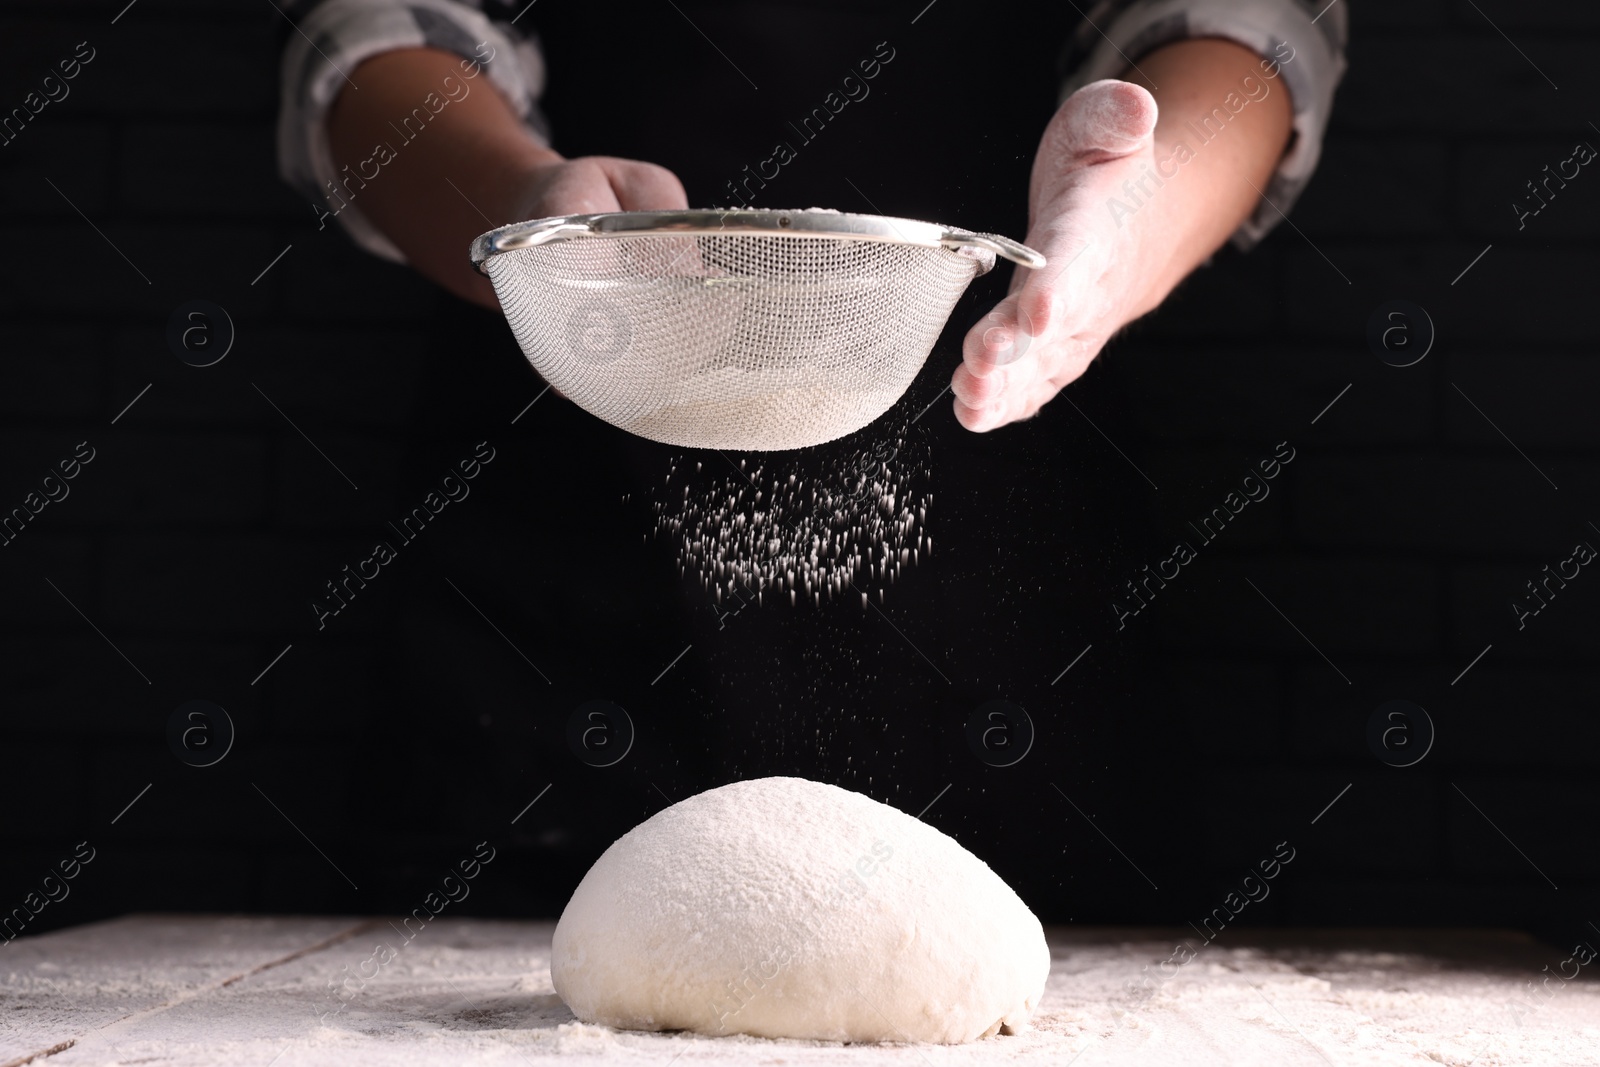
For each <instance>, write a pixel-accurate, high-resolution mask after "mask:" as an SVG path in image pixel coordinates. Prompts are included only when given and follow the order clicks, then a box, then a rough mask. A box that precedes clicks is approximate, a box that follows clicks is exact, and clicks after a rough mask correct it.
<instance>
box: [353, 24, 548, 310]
mask: <svg viewBox="0 0 1600 1067" xmlns="http://www.w3.org/2000/svg"><path fill="white" fill-rule="evenodd" d="M464 62H465V63H467V64H469V66H467V67H463V63H464ZM473 69H475V68H472V67H471V66H470V61H463V60H462V59H461V58H460V57H459V56H456V55H455V54H453V53H450V52H444V51H439V50H436V49H430V48H408V49H400V50H397V51H393V52H385V53H382V54H381V55H377V56H374V57H372V58H371V59H368V60H366V61H365V62H363V63H361V64H360V66H358V67H357V68H356V69H355V70H354V71H352V72H351V76H352V80H353V81H354V82H355V83H356V84H357V85H359V86H360V87H361V88H360V89H346V90H345V91H344V92H342V93H340V95H339V97H338V99H337V100H336V101H335V102H334V105H333V107H332V109H331V110H330V112H329V114H328V141H329V146H330V148H331V150H332V153H333V160H334V165H335V167H336V168H337V170H338V172H339V174H340V175H341V179H340V182H339V183H337V184H338V186H339V188H338V189H337V192H338V193H339V195H340V196H341V197H347V198H348V199H349V200H350V202H351V203H353V204H355V205H356V206H358V208H359V210H360V211H361V213H362V214H363V215H364V216H365V217H366V218H367V219H368V220H370V221H371V222H372V224H373V225H374V226H376V227H377V228H378V229H379V230H381V231H382V232H383V233H384V234H385V235H386V236H387V237H388V238H389V239H390V240H391V241H393V242H394V243H395V245H396V246H397V247H398V248H399V249H400V251H401V252H403V253H404V254H405V257H406V260H407V261H408V262H409V263H410V264H411V266H412V267H413V268H415V269H416V270H417V271H418V272H420V273H421V274H423V275H425V276H427V277H429V278H431V279H433V280H434V281H436V282H438V283H439V284H440V285H442V286H444V287H445V288H446V289H449V290H450V291H451V292H453V293H455V294H456V295H458V296H461V297H463V298H465V299H468V300H471V301H473V302H475V303H478V304H482V305H484V306H487V307H497V306H498V303H497V301H496V299H495V295H494V289H493V287H492V286H491V285H490V284H489V281H488V279H487V278H485V277H483V276H482V275H480V274H479V273H478V272H477V271H476V270H474V269H473V267H472V265H471V263H470V262H468V259H467V248H468V246H469V245H470V244H471V243H472V239H473V238H474V237H476V236H478V234H480V233H483V232H484V231H485V230H489V229H492V228H493V227H495V226H500V225H503V224H505V223H508V222H514V221H518V220H517V219H515V218H513V217H512V213H513V212H514V211H515V210H516V206H517V204H518V200H519V198H520V197H521V196H522V195H523V194H524V192H525V190H526V189H527V188H528V187H529V185H530V184H532V182H533V180H534V179H533V175H534V173H535V172H536V171H537V170H538V168H539V167H541V166H546V165H548V164H550V163H552V162H558V161H560V159H561V156H560V155H559V154H557V153H556V152H553V151H551V150H550V149H548V148H544V147H543V146H541V145H540V144H539V143H538V142H537V141H536V140H535V139H534V137H533V135H532V134H531V133H530V132H529V131H528V129H527V127H526V126H524V125H523V123H522V122H521V120H520V119H518V117H517V116H516V114H515V113H514V112H513V111H512V109H511V106H510V105H509V104H508V103H507V102H506V99H505V97H504V96H502V95H501V94H500V92H499V91H498V90H496V89H495V87H494V86H493V85H491V84H490V83H489V80H488V78H487V77H483V76H481V75H474V76H472V77H468V74H469V73H470V72H471V71H472V70H473ZM430 94H432V97H431V99H430ZM425 101H426V102H427V103H432V104H433V107H431V108H430V107H428V106H427V103H425ZM441 101H442V102H443V103H442V105H441ZM435 108H437V109H438V110H437V111H435V110H434V109H435ZM415 109H420V114H421V115H426V116H427V119H426V121H425V122H424V121H422V120H421V119H420V116H419V117H418V118H414V119H413V121H412V122H411V123H410V124H409V125H407V124H406V123H405V122H404V120H405V119H406V118H407V117H408V116H412V114H413V111H414V110H415ZM408 138H409V139H408ZM378 160H385V161H384V162H382V163H381V165H379V163H378V162H377V161H378ZM346 167H348V170H346V169H345V168H346ZM374 168H376V174H374ZM352 175H354V176H355V178H354V180H350V178H349V176H352ZM347 180H348V188H346V187H345V182H346V181H347ZM452 184H454V186H455V188H451V185H452Z"/></svg>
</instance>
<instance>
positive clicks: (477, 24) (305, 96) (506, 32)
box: [278, 0, 549, 263]
mask: <svg viewBox="0 0 1600 1067" xmlns="http://www.w3.org/2000/svg"><path fill="white" fill-rule="evenodd" d="M397 48H438V49H443V50H445V51H448V52H454V53H456V54H457V55H459V56H461V57H462V58H463V59H467V60H471V61H473V62H475V63H476V64H477V65H478V67H479V68H480V70H481V74H482V75H483V76H485V80H486V81H487V82H489V83H490V84H492V85H494V87H495V88H496V89H498V90H499V91H500V92H501V93H503V94H504V95H505V98H506V100H507V101H509V102H510V104H511V107H512V109H513V111H515V113H516V114H517V116H518V117H519V118H521V119H522V120H523V122H524V123H525V124H526V125H527V126H528V128H529V130H530V132H531V133H532V134H533V135H534V136H535V137H537V138H538V139H539V140H540V141H541V142H543V143H546V144H547V143H548V142H549V131H548V129H547V127H546V125H545V121H544V117H543V115H542V114H541V113H540V111H539V108H538V100H539V94H540V93H541V92H542V91H543V89H544V60H543V58H542V57H541V56H540V54H539V47H538V43H537V42H536V41H535V40H534V39H532V38H531V37H529V36H524V35H522V34H520V33H517V32H516V31H515V30H514V29H513V28H512V27H509V26H502V25H500V24H497V23H494V22H491V21H490V20H489V19H488V18H486V17H485V16H484V14H483V13H482V12H481V11H478V10H476V9H475V8H473V7H471V6H469V4H467V3H462V2H455V0H327V2H325V3H320V4H317V5H316V6H314V7H312V8H311V9H310V10H309V12H307V13H306V14H305V16H304V17H303V18H302V19H301V20H300V22H299V24H298V26H297V32H294V33H291V34H290V35H289V39H288V44H287V46H286V47H285V48H284V52H283V59H282V64H281V68H280V97H279V109H278V173H279V174H280V175H281V176H282V178H283V180H284V181H286V182H288V183H289V185H291V186H292V187H293V188H294V189H296V190H297V191H299V192H300V193H302V194H303V195H305V196H306V197H308V198H309V199H310V200H311V201H312V210H313V211H314V212H316V214H317V215H318V217H319V218H324V219H325V217H327V216H331V217H334V218H336V219H337V220H338V222H339V224H340V225H342V226H343V227H344V229H345V232H346V233H348V234H349V235H350V237H351V238H352V239H353V240H354V241H355V242H356V244H358V245H360V246H361V247H362V248H364V249H366V250H367V251H368V252H371V253H373V254H374V255H377V256H381V257H382V258H384V259H388V260H393V261H394V262H396V263H404V262H405V261H406V260H405V256H404V255H403V254H402V253H401V252H400V249H398V248H397V247H395V245H394V242H393V241H391V240H389V238H387V237H385V236H384V235H383V233H381V232H380V231H379V230H378V229H377V227H375V226H373V225H372V223H371V222H369V221H368V220H367V218H366V217H365V216H364V215H363V214H362V213H361V208H360V203H359V201H360V196H361V193H360V188H361V187H362V185H363V184H364V183H363V182H361V181H359V180H358V179H357V180H354V181H353V183H352V179H351V177H350V176H349V175H348V174H345V175H341V174H340V173H339V171H338V169H337V168H336V167H335V166H334V162H333V153H332V151H331V149H330V148H329V146H328V131H327V117H328V109H329V107H331V106H332V104H333V101H334V99H335V98H336V97H337V96H338V95H339V93H340V92H341V91H343V90H345V89H347V88H351V86H352V83H351V81H350V75H351V73H352V72H353V71H354V70H355V68H356V66H357V65H358V64H360V63H361V62H362V61H363V60H365V59H369V58H371V57H372V56H375V55H378V54H379V53H381V52H389V51H393V50H395V49H397ZM464 83H465V84H467V85H469V86H471V85H481V84H483V83H482V82H472V81H464ZM352 91H354V92H359V91H360V90H359V89H352ZM469 91H470V90H469ZM444 93H445V89H444V88H438V89H437V93H436V99H441V100H442V99H445V97H444V95H443V94H444ZM427 95H428V93H427V92H426V91H419V93H418V99H417V104H418V106H419V107H422V106H423V98H424V97H426V96H427ZM445 106H448V100H446V101H445ZM430 111H431V109H424V111H423V114H428V113H429V112H430ZM434 113H437V112H434ZM396 142H398V143H396ZM388 144H389V147H390V149H391V151H392V152H393V153H394V155H396V156H398V155H399V154H400V153H403V152H404V151H405V141H404V136H403V132H397V134H396V138H395V141H391V142H389V143H388ZM369 177H370V176H369ZM379 180H381V173H380V179H379Z"/></svg>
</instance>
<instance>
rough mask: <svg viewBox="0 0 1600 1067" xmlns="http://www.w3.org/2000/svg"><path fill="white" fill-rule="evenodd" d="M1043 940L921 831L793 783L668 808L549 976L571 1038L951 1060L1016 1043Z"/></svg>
mask: <svg viewBox="0 0 1600 1067" xmlns="http://www.w3.org/2000/svg"><path fill="white" fill-rule="evenodd" d="M1049 972H1050V950H1049V948H1048V946H1047V945H1046V944H1045V939H1044V930H1043V928H1042V927H1040V925H1039V920H1038V919H1037V918H1035V917H1034V914H1033V912H1031V911H1029V910H1028V906H1027V905H1026V904H1024V903H1023V902H1022V900H1021V899H1020V898H1019V897H1018V896H1017V894H1016V893H1014V892H1013V891H1012V890H1011V887H1010V886H1008V885H1006V884H1005V882H1003V881H1002V880H1001V879H1000V876H999V875H997V874H995V873H994V871H992V870H990V869H989V867H988V865H987V864H985V863H984V862H983V861H982V860H980V859H978V858H977V857H976V856H974V855H973V854H972V853H970V852H968V851H967V850H966V849H964V848H962V847H961V846H960V845H959V844H957V843H956V842H955V841H954V840H953V839H951V838H949V837H947V836H945V835H944V834H942V833H940V832H939V831H938V830H935V829H934V828H932V827H931V826H928V825H927V824H926V823H923V822H920V821H919V820H917V819H913V818H912V817H911V816H909V815H906V814H905V813H903V812H901V811H899V810H898V809H896V808H891V807H889V806H888V805H886V804H880V803H878V802H877V801H875V800H872V799H871V798H869V797H864V796H862V795H860V794H859V793H852V792H849V791H848V790H844V789H840V788H837V787H836V786H831V785H823V784H821V783H818V782H809V781H806V780H805V779H802V778H761V779H756V780H754V781H746V782H735V783H733V784H732V785H725V786H721V787H720V788H717V789H712V790H709V791H707V792H705V793H701V794H699V795H698V796H693V797H690V798H689V799H687V800H684V801H682V802H681V803H678V804H674V805H672V806H671V807H669V808H667V809H666V810H665V811H662V812H660V813H659V814H657V815H655V816H654V817H652V818H650V819H648V820H646V821H645V822H643V823H641V824H640V825H639V826H636V827H634V829H632V830H630V831H629V832H628V833H627V834H625V835H623V837H621V838H620V839H619V840H617V841H616V842H615V843H614V844H613V845H612V846H611V847H610V848H608V849H607V850H606V851H605V854H604V855H602V856H601V857H600V859H599V860H597V861H596V862H595V865H594V866H593V867H591V868H590V869H589V873H588V874H586V875H585V876H584V878H583V881H582V882H581V883H580V884H579V885H578V889H577V891H576V892H575V893H573V895H572V899H571V900H570V901H569V902H568V903H567V907H566V910H565V911H563V912H562V914H561V921H560V922H559V923H558V924H557V925H556V930H555V938H554V942H553V945H552V949H551V958H550V977H551V979H552V980H553V982H554V984H555V989H556V992H557V993H558V994H560V996H561V999H562V1000H564V1001H565V1002H566V1003H567V1006H568V1007H569V1008H571V1009H572V1012H573V1014H575V1015H576V1016H577V1017H578V1018H579V1019H582V1020H583V1021H584V1022H589V1023H603V1024H605V1025H608V1026H615V1027H619V1028H622V1029H628V1030H693V1031H696V1032H698V1033H704V1034H735V1033H743V1034H754V1035H757V1036H761V1037H787V1038H816V1039H822V1040H829V1041H930V1042H940V1043H946V1044H953V1043H957V1042H962V1041H971V1040H973V1039H975V1038H980V1037H987V1036H989V1035H991V1034H994V1033H996V1032H1000V1031H1004V1032H1006V1033H1012V1032H1015V1031H1018V1030H1020V1029H1022V1028H1023V1027H1024V1026H1025V1025H1026V1023H1027V1020H1028V1017H1029V1016H1030V1015H1031V1014H1032V1013H1033V1010H1034V1008H1035V1007H1036V1006H1037V1005H1038V1003H1039V997H1040V996H1041V995H1042V994H1043V992H1044V984H1045V979H1046V977H1047V976H1048V975H1049Z"/></svg>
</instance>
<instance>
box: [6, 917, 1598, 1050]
mask: <svg viewBox="0 0 1600 1067" xmlns="http://www.w3.org/2000/svg"><path fill="white" fill-rule="evenodd" d="M552 929H553V924H551V923H548V922H502V921H488V920H473V919H440V920H439V921H437V922H433V923H430V924H429V925H428V926H427V927H426V928H425V929H423V930H422V931H421V932H419V933H417V934H416V935H415V936H414V937H413V938H412V940H411V941H410V942H409V943H407V942H406V940H405V936H404V933H403V932H401V931H400V930H399V923H398V922H397V921H391V920H387V919H382V918H378V919H352V918H348V917H345V918H306V917H260V916H211V915H195V916H190V915H134V916H128V917H125V918H121V919H115V920H111V921H108V922H103V923H95V924H92V925H88V926H81V927H76V928H73V929H70V930H62V931H58V932H55V933H51V934H45V935H42V936H39V937H23V938H18V939H17V940H15V941H13V942H10V943H9V944H0V953H3V954H4V955H3V959H0V974H3V975H4V984H3V986H0V997H3V998H4V1002H3V1003H0V1028H3V1033H0V1067H13V1065H20V1064H22V1063H25V1062H29V1061H30V1060H31V1061H32V1062H33V1063H35V1064H36V1065H37V1064H48V1065H50V1067H66V1065H69V1064H111V1063H121V1064H135V1063H138V1064H173V1065H176V1064H197V1065H198V1064H204V1065H207V1067H230V1065H234V1064H241V1065H242V1064H253V1065H259V1067H299V1065H306V1064H335V1063H337V1064H340V1065H341V1067H346V1065H349V1064H361V1065H364V1067H365V1065H386V1064H396V1065H400V1064H404V1065H416V1064H434V1063H438V1064H451V1065H456V1064H467V1063H472V1064H477V1063H484V1064H524V1065H536V1064H539V1063H543V1062H548V1061H553V1060H556V1059H558V1058H561V1059H568V1058H573V1057H577V1058H583V1059H585V1061H586V1062H590V1063H612V1062H627V1063H635V1064H643V1065H648V1064H661V1065H666V1064H669V1063H672V1062H674V1061H677V1062H680V1063H681V1064H683V1067H692V1065H695V1064H723V1063H730V1064H732V1063H737V1064H785V1065H811V1064H829V1065H834V1064H858V1065H869V1064H870V1065H877V1064H907V1065H911V1064H920V1065H923V1067H958V1065H965V1064H979V1063H982V1064H991V1063H996V1062H1003V1063H1012V1062H1015V1063H1019V1064H1050V1065H1052V1067H1064V1065H1066V1064H1068V1063H1075V1064H1078V1065H1080V1067H1097V1065H1098V1067H1111V1065H1131V1064H1171V1063H1179V1064H1213V1063H1214V1064H1256V1063H1259V1064H1271V1065H1273V1067H1285V1065H1287V1067H1294V1065H1298V1064H1319V1065H1320V1064H1336V1065H1344V1064H1455V1065H1459V1067H1467V1065H1469V1064H1471V1065H1475V1067H1497V1065H1505V1064H1523V1063H1526V1064H1539V1065H1541V1067H1549V1065H1563V1067H1568V1065H1583V1064H1596V1065H1600V979H1597V978H1596V973H1597V972H1600V967H1597V966H1594V965H1589V966H1583V967H1581V968H1579V967H1578V965H1577V964H1575V963H1567V965H1566V967H1565V968H1564V970H1565V971H1566V972H1567V973H1571V972H1572V971H1574V970H1577V971H1578V973H1577V976H1576V977H1575V978H1573V979H1571V980H1568V979H1564V978H1560V977H1555V978H1551V977H1550V976H1556V975H1559V974H1560V973H1561V971H1562V970H1563V968H1562V966H1561V964H1562V962H1563V961H1564V960H1567V959H1568V958H1569V957H1570V956H1571V953H1569V952H1562V951H1559V950H1556V949H1552V948H1550V947H1548V946H1546V945H1543V944H1541V943H1539V942H1536V941H1534V940H1532V939H1531V938H1528V937H1526V936H1524V935H1522V934H1517V933H1511V932H1503V931H1481V930H1479V931H1406V930H1382V931H1371V930H1369V931H1349V930H1288V931H1254V932H1252V931H1248V930H1242V929H1232V930H1225V931H1223V932H1222V933H1221V934H1220V935H1219V936H1218V937H1217V938H1216V940H1215V941H1213V942H1211V943H1209V944H1208V943H1206V942H1204V941H1203V940H1202V939H1201V938H1199V937H1197V936H1196V935H1195V933H1194V932H1193V931H1189V930H1184V931H1175V930H1159V929H1129V928H1106V927H1092V928H1084V927H1071V928H1059V929H1052V930H1050V931H1049V939H1050V946H1051V957H1052V965H1051V970H1050V981H1049V985H1048V986H1047V988H1046V990H1045V995H1044V1000H1043V1002H1042V1003H1041V1005H1040V1008H1039V1011H1038V1012H1037V1013H1036V1015H1035V1016H1034V1024H1033V1026H1032V1027H1031V1028H1030V1029H1029V1030H1027V1031H1026V1032H1025V1033H1023V1034H1020V1035H1017V1036H1011V1037H994V1038H990V1039H988V1040H985V1041H979V1042H974V1043H972V1044H969V1045H956V1046H942V1045H839V1044H824V1043H820V1042H807V1041H769V1040H763V1039H758V1038H748V1037H717V1038H711V1037H698V1036H695V1035H691V1034H681V1033H675V1034H649V1033H634V1032H627V1031H617V1030H611V1029H609V1028H607V1027H602V1026H590V1025H586V1024H584V1023H580V1022H578V1021H576V1020H575V1019H574V1018H573V1016H572V1013H571V1012H569V1011H568V1010H567V1009H566V1006H565V1005H563V1004H562V1003H561V1000H560V999H559V998H558V997H557V996H556V995H555V993H554V991H553V990H552V988H551V985H550V966H549V963H550V933H551V930H552ZM1596 940H1597V941H1600V938H1597V939H1596ZM1180 942H1186V943H1187V944H1188V945H1189V946H1190V947H1191V949H1192V950H1194V951H1195V952H1196V955H1195V956H1194V958H1193V959H1192V960H1191V961H1190V962H1188V963H1186V964H1185V965H1183V966H1182V967H1179V968H1177V969H1176V973H1171V974H1170V976H1164V975H1163V972H1162V970H1161V969H1160V968H1159V967H1158V964H1160V963H1161V962H1162V961H1165V960H1168V959H1169V958H1170V957H1171V956H1172V955H1173V953H1174V949H1175V948H1176V946H1177V945H1178V944H1179V943H1180ZM379 944H385V945H387V946H388V947H389V948H390V949H391V950H397V951H396V954H395V955H394V958H393V959H389V960H387V961H386V962H384V963H383V964H382V966H379V965H378V964H377V963H374V962H368V961H371V960H373V957H374V952H375V950H376V949H377V947H378V945H379ZM380 958H381V957H380ZM1596 962H1597V963H1600V961H1596ZM346 968H348V971H347V970H346ZM1144 968H1148V969H1149V970H1148V971H1144V970H1143V969H1144ZM1546 968H1548V970H1546ZM1172 970H1173V968H1171V967H1169V968H1167V971H1168V972H1171V971H1172ZM374 972H376V973H374ZM1141 974H1148V975H1149V976H1150V978H1149V980H1148V981H1147V982H1145V983H1144V984H1142V985H1141V984H1140V976H1141ZM351 975H355V976H361V975H371V976H372V977H371V978H370V980H366V981H364V982H361V980H360V978H359V977H358V978H357V979H356V982H358V983H360V985H359V988H357V987H356V985H355V984H352V986H351V989H352V992H353V997H352V999H350V1001H349V1003H348V1005H347V1006H346V1007H345V1008H344V1010H343V1011H336V1010H334V1009H336V1008H337V1006H338V1005H339V1003H340V1002H339V1001H336V1000H334V999H331V997H330V993H329V989H330V983H332V982H339V981H344V980H345V978H346V977H347V976H351ZM1547 978H1549V979H1550V980H1549V981H1548V982H1547V983H1545V988H1544V989H1543V991H1542V992H1541V991H1540V981H1541V980H1542V979H1547Z"/></svg>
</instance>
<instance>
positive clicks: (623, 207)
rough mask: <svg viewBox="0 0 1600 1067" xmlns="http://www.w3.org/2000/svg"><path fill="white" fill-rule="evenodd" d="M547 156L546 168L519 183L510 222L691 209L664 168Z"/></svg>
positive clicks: (633, 162) (608, 159)
mask: <svg viewBox="0 0 1600 1067" xmlns="http://www.w3.org/2000/svg"><path fill="white" fill-rule="evenodd" d="M551 155H552V157H553V158H552V159H551V160H550V161H549V162H548V163H544V164H542V165H540V166H538V167H536V168H535V169H533V170H532V171H530V172H528V173H527V174H526V175H525V176H524V177H523V179H522V181H521V183H520V189H519V190H518V195H517V197H516V200H515V206H514V207H513V209H512V215H513V220H512V221H516V222H522V221H526V220H528V219H543V218H550V217H551V216H554V215H592V214H600V213H602V212H607V211H665V210H670V209H674V208H687V207H688V206H689V201H688V198H687V197H686V196H685V195H684V192H683V184H682V183H681V182H679V181H678V176H677V175H675V174H673V173H672V172H671V171H670V170H668V169H667V168H665V167H658V166H656V165H655V164H654V163H641V162H639V161H638V160H634V159H617V158H615V157H613V156H581V157H579V158H577V159H562V158H561V157H560V156H556V155H555V154H554V153H551Z"/></svg>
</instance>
